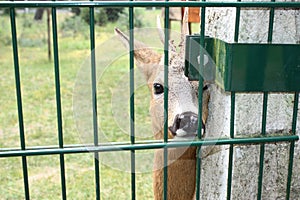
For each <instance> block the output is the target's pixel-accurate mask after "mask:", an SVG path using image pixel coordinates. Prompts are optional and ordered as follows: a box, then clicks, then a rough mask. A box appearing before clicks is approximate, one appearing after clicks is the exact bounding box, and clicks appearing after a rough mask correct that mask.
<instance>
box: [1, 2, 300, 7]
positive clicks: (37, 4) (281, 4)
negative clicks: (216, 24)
mask: <svg viewBox="0 0 300 200" xmlns="http://www.w3.org/2000/svg"><path fill="white" fill-rule="evenodd" d="M130 6H133V7H236V8H241V7H248V8H255V7H260V8H299V7H300V2H292V1H289V2H242V1H237V2H224V1H218V2H206V1H187V2H180V1H178V2H176V1H170V2H169V1H132V2H131V1H72V2H70V1H57V2H50V1H47V2H44V1H19V2H18V1H15V2H8V1H1V2H0V7H4V8H7V7H9V8H10V7H14V8H24V7H28V8H37V7H57V8H59V7H68V8H69V7H130Z"/></svg>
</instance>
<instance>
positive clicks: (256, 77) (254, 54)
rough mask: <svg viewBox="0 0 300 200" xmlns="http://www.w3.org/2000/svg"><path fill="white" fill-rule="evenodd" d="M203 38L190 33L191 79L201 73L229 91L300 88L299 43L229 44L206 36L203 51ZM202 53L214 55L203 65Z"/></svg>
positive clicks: (187, 70)
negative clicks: (201, 43) (200, 58)
mask: <svg viewBox="0 0 300 200" xmlns="http://www.w3.org/2000/svg"><path fill="white" fill-rule="evenodd" d="M199 41H200V36H197V35H193V36H187V40H186V45H187V48H186V66H185V74H186V76H188V77H189V79H190V80H198V79H199V74H201V76H202V77H203V78H204V80H207V81H210V82H211V81H213V82H214V83H216V84H218V85H219V86H220V87H221V88H223V89H224V90H225V91H235V92H294V91H300V45H299V44H249V43H226V42H224V41H222V40H219V39H215V38H205V47H204V50H203V49H200V45H199ZM201 52H203V53H204V55H205V54H207V55H209V56H210V59H209V62H208V63H204V65H202V66H200V63H199V55H200V53H201ZM204 60H205V59H204ZM199 72H200V73H199Z"/></svg>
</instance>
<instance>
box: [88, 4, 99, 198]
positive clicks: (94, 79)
mask: <svg viewBox="0 0 300 200" xmlns="http://www.w3.org/2000/svg"><path fill="white" fill-rule="evenodd" d="M89 13H90V21H89V23H90V52H91V81H92V82H91V84H92V110H93V133H94V145H95V146H98V143H99V142H98V139H99V138H98V115H97V77H96V55H95V14H94V13H95V10H94V7H90V8H89ZM94 165H95V191H96V199H97V200H100V163H99V153H98V152H94Z"/></svg>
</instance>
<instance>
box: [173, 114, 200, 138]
mask: <svg viewBox="0 0 300 200" xmlns="http://www.w3.org/2000/svg"><path fill="white" fill-rule="evenodd" d="M202 128H204V126H203V123H202ZM169 130H170V131H171V133H172V134H173V135H174V136H176V137H195V136H196V135H197V130H198V115H197V114H196V113H193V112H184V113H181V114H178V115H176V117H175V119H174V122H173V124H172V126H170V127H169Z"/></svg>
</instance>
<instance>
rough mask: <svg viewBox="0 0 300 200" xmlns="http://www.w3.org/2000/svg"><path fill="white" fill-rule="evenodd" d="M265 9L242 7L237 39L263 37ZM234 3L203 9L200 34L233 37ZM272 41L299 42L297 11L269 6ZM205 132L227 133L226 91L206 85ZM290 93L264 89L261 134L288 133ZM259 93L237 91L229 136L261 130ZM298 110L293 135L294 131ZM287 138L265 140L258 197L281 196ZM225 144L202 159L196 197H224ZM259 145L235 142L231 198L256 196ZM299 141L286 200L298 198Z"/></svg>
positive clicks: (267, 15) (213, 134) (283, 193)
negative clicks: (283, 140) (265, 101)
mask: <svg viewBox="0 0 300 200" xmlns="http://www.w3.org/2000/svg"><path fill="white" fill-rule="evenodd" d="M269 18H270V10H269V9H261V8H260V9H258V8H242V9H241V15H240V27H239V39H238V41H239V42H246V43H247V42H249V43H250V42H253V43H266V42H267V41H268V28H269ZM235 19H236V8H206V18H205V22H206V25H205V29H206V30H205V34H206V35H207V36H211V37H216V38H219V39H222V40H224V41H226V42H233V41H234V32H235ZM272 42H273V43H299V42H300V11H299V10H288V9H280V8H279V9H275V14H274V26H273V34H272ZM209 90H210V93H211V98H210V103H209V117H208V122H207V125H206V127H207V137H229V133H230V108H231V95H230V93H225V92H223V91H222V90H221V89H219V88H218V87H217V86H216V85H211V86H210V88H209ZM293 99H294V95H293V94H282V93H270V94H269V96H268V107H267V123H266V134H267V135H270V134H276V133H289V132H290V130H291V127H292V126H291V124H292V111H293ZM262 110H263V94H262V93H243V94H241V93H237V94H236V97H235V116H234V117H235V120H234V134H235V137H239V136H242V137H251V136H254V135H257V134H260V133H261V129H262V127H261V124H262V123H261V122H262ZM299 118H300V112H299V110H298V122H297V134H298V135H299V131H300V120H299ZM289 148H290V145H289V143H277V144H266V145H265V156H264V168H263V181H262V199H264V200H266V199H270V200H271V199H272V200H273V199H285V196H286V183H287V173H288V163H289ZM228 149H229V146H223V147H221V149H220V151H219V152H218V153H215V154H213V155H211V156H208V157H205V158H203V159H202V171H201V188H200V191H201V199H216V200H217V199H220V200H223V199H226V198H227V179H228V162H229V150H228ZM259 155H260V145H244V146H235V147H234V150H233V163H234V164H233V172H232V187H231V199H243V200H246V199H249V200H250V199H256V198H257V191H258V174H259V164H260V163H259V162H260V161H259ZM299 172H300V145H299V142H298V141H297V142H296V145H295V154H294V168H293V176H292V185H291V196H290V199H300V196H299V194H300V173H299Z"/></svg>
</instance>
